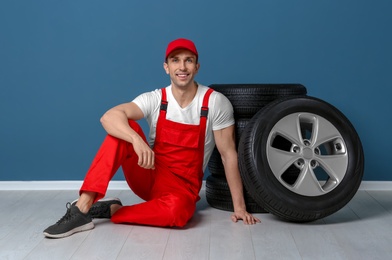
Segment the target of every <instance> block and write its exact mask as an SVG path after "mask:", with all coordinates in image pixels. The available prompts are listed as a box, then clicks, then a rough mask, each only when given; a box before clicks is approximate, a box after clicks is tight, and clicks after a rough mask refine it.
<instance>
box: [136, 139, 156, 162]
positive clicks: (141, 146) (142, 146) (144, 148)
mask: <svg viewBox="0 0 392 260" xmlns="http://www.w3.org/2000/svg"><path fill="white" fill-rule="evenodd" d="M132 145H133V149H134V150H135V153H136V154H137V156H138V158H139V159H138V162H137V164H138V165H139V166H140V167H142V168H145V169H155V154H154V151H153V150H151V148H150V146H149V145H148V144H146V142H144V140H143V139H142V138H138V139H137V140H134V141H133V142H132Z"/></svg>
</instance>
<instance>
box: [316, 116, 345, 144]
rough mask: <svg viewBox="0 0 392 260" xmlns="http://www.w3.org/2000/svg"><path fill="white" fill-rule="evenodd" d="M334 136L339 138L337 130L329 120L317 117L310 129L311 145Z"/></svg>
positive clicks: (329, 139)
mask: <svg viewBox="0 0 392 260" xmlns="http://www.w3.org/2000/svg"><path fill="white" fill-rule="evenodd" d="M336 138H341V135H340V133H339V132H338V130H337V129H336V128H335V127H334V126H333V125H332V124H331V123H330V122H329V121H327V120H325V119H324V118H321V117H317V119H316V120H315V122H314V124H313V129H312V145H313V146H319V145H321V144H323V143H326V142H329V141H331V140H333V139H336Z"/></svg>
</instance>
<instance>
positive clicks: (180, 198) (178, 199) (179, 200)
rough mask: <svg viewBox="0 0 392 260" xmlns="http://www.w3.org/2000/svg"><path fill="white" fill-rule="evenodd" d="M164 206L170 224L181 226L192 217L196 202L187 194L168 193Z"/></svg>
mask: <svg viewBox="0 0 392 260" xmlns="http://www.w3.org/2000/svg"><path fill="white" fill-rule="evenodd" d="M164 204H165V207H167V217H168V218H169V219H170V220H169V222H170V223H171V224H170V226H173V227H183V226H185V225H186V224H187V223H188V221H189V220H190V219H191V218H192V216H193V214H194V212H195V209H196V203H195V201H193V200H192V199H191V198H190V197H189V196H185V195H174V194H170V195H167V196H165V201H164Z"/></svg>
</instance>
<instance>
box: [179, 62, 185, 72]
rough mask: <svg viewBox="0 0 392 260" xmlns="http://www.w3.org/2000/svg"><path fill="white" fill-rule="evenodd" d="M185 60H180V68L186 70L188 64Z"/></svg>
mask: <svg viewBox="0 0 392 260" xmlns="http://www.w3.org/2000/svg"><path fill="white" fill-rule="evenodd" d="M185 62H186V61H181V62H180V70H185V69H186V64H185Z"/></svg>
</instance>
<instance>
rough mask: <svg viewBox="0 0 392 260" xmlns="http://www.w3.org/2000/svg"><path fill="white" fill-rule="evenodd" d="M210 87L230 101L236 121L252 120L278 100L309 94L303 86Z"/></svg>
mask: <svg viewBox="0 0 392 260" xmlns="http://www.w3.org/2000/svg"><path fill="white" fill-rule="evenodd" d="M209 87H210V88H212V89H214V90H216V91H218V92H220V93H222V94H223V95H225V96H226V97H227V98H228V99H229V100H230V102H231V103H232V105H233V108H234V116H235V118H236V119H237V118H251V117H252V116H253V115H254V114H256V113H257V112H258V111H259V110H260V109H261V108H263V107H264V106H265V105H267V104H269V103H270V102H271V101H273V100H275V99H277V98H281V97H286V96H296V95H306V93H307V90H306V88H305V86H303V85H301V84H212V85H210V86H209Z"/></svg>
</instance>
